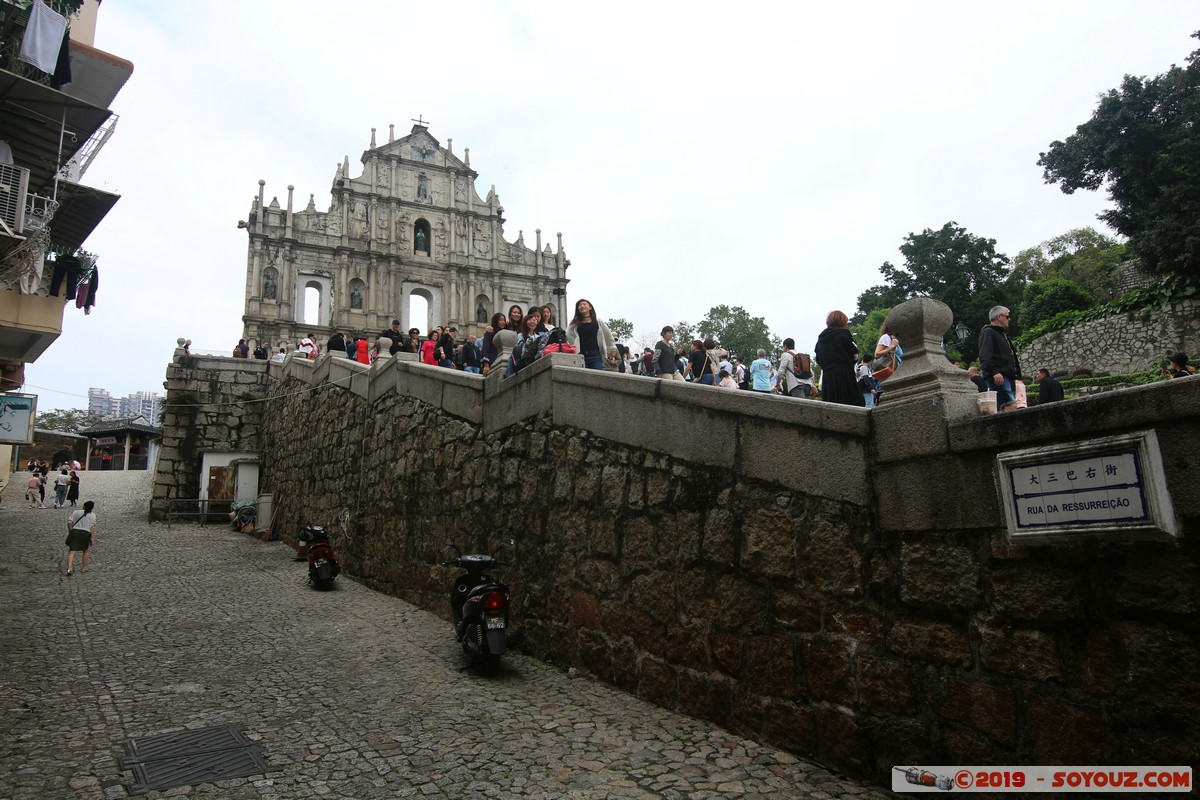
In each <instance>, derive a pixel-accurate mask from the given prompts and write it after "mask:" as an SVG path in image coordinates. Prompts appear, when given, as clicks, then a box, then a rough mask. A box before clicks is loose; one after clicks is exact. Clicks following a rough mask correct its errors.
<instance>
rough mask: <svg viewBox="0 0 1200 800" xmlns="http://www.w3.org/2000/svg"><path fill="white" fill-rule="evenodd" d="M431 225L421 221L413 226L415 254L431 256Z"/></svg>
mask: <svg viewBox="0 0 1200 800" xmlns="http://www.w3.org/2000/svg"><path fill="white" fill-rule="evenodd" d="M429 248H430V244H429V223H428V222H427V221H426V220H423V219H419V220H417V221H416V222H415V223H414V224H413V252H414V253H424V254H425V255H430V249H429Z"/></svg>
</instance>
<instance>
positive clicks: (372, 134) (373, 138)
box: [371, 128, 375, 150]
mask: <svg viewBox="0 0 1200 800" xmlns="http://www.w3.org/2000/svg"><path fill="white" fill-rule="evenodd" d="M371 149H372V150H374V149H375V129H374V128H371Z"/></svg>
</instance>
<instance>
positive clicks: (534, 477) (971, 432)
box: [160, 301, 1200, 782]
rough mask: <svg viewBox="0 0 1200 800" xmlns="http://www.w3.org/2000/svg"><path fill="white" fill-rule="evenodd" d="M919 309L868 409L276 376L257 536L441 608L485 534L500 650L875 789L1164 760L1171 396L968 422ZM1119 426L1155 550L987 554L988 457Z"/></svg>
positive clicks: (295, 372)
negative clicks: (1162, 532)
mask: <svg viewBox="0 0 1200 800" xmlns="http://www.w3.org/2000/svg"><path fill="white" fill-rule="evenodd" d="M911 302H913V303H916V304H917V305H916V306H915V307H916V308H918V309H924V308H926V305H923V304H928V303H931V302H932V301H911ZM939 305H940V304H939ZM942 308H944V307H942ZM946 312H947V313H946V315H945V316H946V319H944V320H942V319H940V318H939V319H935V320H932V321H928V322H921V320H919V319H918V320H917V321H915V322H914V321H913V320H912V319H909V320H906V319H905V315H904V314H898V315H897V314H896V313H895V312H893V316H894V317H896V319H897V325H898V326H899V328H898V330H897V333H898V334H900V335H902V337H903V338H904V341H905V342H916V343H917V344H916V345H915V346H912V347H910V348H909V350H910V351H909V353H908V354H907V356H908V357H907V358H906V360H905V363H904V365H903V366H902V367H901V370H900V371H899V372H898V373H897V375H896V376H895V377H894V378H893V379H892V383H891V384H890V388H889V398H888V400H887V402H885V403H884V404H882V405H881V406H880V407H879V408H877V409H875V410H873V411H869V412H868V411H866V410H864V409H852V408H844V407H836V406H831V405H829V404H824V403H815V402H810V401H796V400H791V399H789V398H778V397H760V396H756V395H750V394H749V393H745V392H726V391H725V390H720V389H714V388H709V387H696V386H689V385H682V384H674V383H671V382H660V381H656V380H653V379H646V378H638V377H635V376H620V375H615V374H607V373H595V372H590V371H587V370H582V369H577V368H572V367H569V366H564V365H563V363H562V362H558V363H555V362H554V361H553V360H552V361H547V362H544V363H543V362H539V363H538V364H535V365H534V366H533V367H531V368H529V369H528V370H526V371H523V372H522V373H521V374H519V375H518V376H516V377H515V378H513V379H510V380H508V381H500V380H497V379H494V378H493V379H483V378H478V377H475V376H466V375H463V374H461V373H452V372H449V371H446V370H440V369H438V368H434V367H426V366H424V365H420V364H415V363H411V362H404V361H395V360H392V361H388V362H381V363H379V364H377V365H375V366H374V367H372V368H370V369H367V368H365V367H363V366H362V365H358V364H353V363H351V362H346V361H345V360H341V362H342V363H338V360H336V359H335V360H325V361H321V362H318V363H317V364H316V365H315V366H314V365H313V364H311V363H310V362H302V361H289V363H287V364H285V365H284V366H283V367H275V366H273V367H271V371H272V373H273V374H274V373H276V372H277V373H278V377H279V380H271V381H269V382H268V385H267V392H268V395H269V399H268V402H267V403H266V409H267V410H266V413H265V414H263V415H262V416H261V417H260V418H259V424H261V436H260V440H259V441H260V444H261V447H262V460H263V461H262V463H263V472H262V477H263V482H264V488H265V489H266V490H269V491H273V492H275V494H276V501H275V505H276V508H277V510H278V517H277V520H276V527H277V528H278V529H279V530H281V531H283V532H284V535H285V538H290V539H291V540H292V541H294V539H295V532H296V531H297V530H298V529H299V526H300V524H301V523H302V521H311V522H320V523H323V524H326V525H328V526H330V527H331V528H332V529H333V531H334V532H335V536H336V539H335V541H336V546H337V548H338V552H339V556H340V557H341V559H342V561H343V563H344V565H345V567H346V569H347V571H348V572H349V573H350V574H352V575H354V576H355V577H356V578H357V579H360V580H362V581H363V582H365V583H367V584H368V585H371V586H373V587H376V588H379V589H381V590H384V591H388V592H391V593H394V594H397V595H399V596H401V597H404V598H405V599H407V600H409V601H410V602H413V603H415V604H417V605H420V606H422V607H424V608H427V609H429V610H432V611H434V612H436V613H439V614H442V615H443V616H448V613H447V608H446V605H447V599H446V588H447V586H448V584H449V582H450V578H451V573H450V571H448V570H446V569H445V568H443V567H441V566H439V562H441V561H443V560H446V559H447V558H448V557H450V556H452V555H454V554H455V552H458V551H460V549H465V550H471V551H479V550H490V549H491V548H492V547H494V546H495V545H496V544H497V543H498V542H500V541H502V540H504V539H507V538H510V537H511V538H512V539H513V540H514V541H515V548H514V549H513V550H512V551H511V553H510V554H509V555H508V558H509V559H510V560H511V561H512V565H511V566H510V567H508V568H506V569H505V571H504V577H505V579H506V580H507V582H508V583H509V585H510V586H511V587H512V589H513V592H514V603H515V607H516V610H517V614H518V616H519V620H520V623H521V626H522V627H523V628H524V630H525V632H526V638H525V642H524V645H523V647H524V648H525V649H526V650H528V651H529V652H531V653H533V654H535V655H537V656H539V657H541V658H544V659H546V660H549V661H551V662H554V663H559V664H563V665H574V666H577V667H580V668H583V669H586V670H589V671H590V672H592V673H594V674H595V675H596V676H598V677H599V678H601V679H603V680H605V681H608V682H611V683H613V684H615V685H618V686H621V687H623V688H626V689H628V690H629V691H631V692H633V693H636V694H638V695H639V696H641V697H644V698H647V699H649V700H652V701H654V702H657V703H660V704H663V705H665V706H667V707H670V708H673V709H678V710H682V711H685V712H687V713H690V714H694V715H697V716H701V717H704V718H707V719H711V720H714V721H717V722H719V723H721V724H723V725H726V726H728V727H729V728H730V729H731V730H734V731H737V732H739V733H745V734H747V735H750V736H753V737H755V738H758V739H761V740H766V741H770V742H773V743H775V744H777V745H779V746H782V747H784V748H787V749H790V750H792V751H794V752H796V753H798V754H803V755H806V756H812V757H814V758H816V759H817V760H820V761H822V762H824V763H826V764H829V765H831V766H834V767H837V768H840V769H844V770H847V771H851V772H855V773H858V774H864V775H870V776H873V777H875V778H877V779H879V780H880V781H883V782H887V781H888V780H889V777H888V773H889V770H890V767H891V766H892V765H894V764H908V763H917V764H921V763H925V764H937V763H942V764H971V763H975V764H988V763H1008V764H1020V763H1043V764H1045V763H1050V764H1053V763H1059V764H1070V763H1076V764H1123V763H1150V764H1154V763H1157V764H1187V763H1192V762H1193V761H1195V756H1196V755H1197V753H1198V750H1200V669H1198V667H1200V547H1198V544H1197V543H1198V542H1200V539H1198V538H1197V537H1198V535H1200V524H1198V522H1200V493H1197V492H1196V490H1195V487H1196V486H1200V461H1197V459H1196V458H1195V456H1194V454H1195V452H1196V447H1197V445H1198V444H1200V424H1198V423H1200V379H1194V380H1192V379H1189V380H1183V381H1171V382H1168V383H1166V384H1162V385H1154V386H1146V387H1139V388H1136V389H1130V390H1124V391H1117V392H1111V393H1106V394H1104V395H1100V396H1096V397H1091V398H1086V399H1081V400H1075V401H1071V402H1069V403H1058V404H1052V405H1050V406H1047V407H1044V408H1034V409H1029V410H1026V411H1022V412H1018V413H1015V414H1004V415H998V416H995V417H989V418H975V417H974V416H972V412H971V411H970V410H969V409H970V407H971V404H972V403H973V400H974V392H973V391H971V387H969V386H968V387H967V388H965V389H964V388H962V384H963V383H964V382H963V380H962V374H961V371H956V370H953V368H952V367H950V366H949V364H948V363H947V362H946V361H945V358H944V354H941V352H940V348H939V346H938V342H939V341H940V332H941V331H942V330H945V328H946V327H948V326H949V319H950V317H949V314H948V309H946ZM918 316H919V315H918ZM942 322H945V324H944V325H943V324H942ZM913 325H921V326H922V327H918V328H917V329H915V330H911V329H910V328H912V326H913ZM906 326H908V327H906ZM901 329H903V330H901ZM925 329H927V330H925ZM568 363H569V362H568ZM170 400H171V397H170V396H169V397H168V401H169V402H170ZM1146 428H1151V429H1155V430H1156V431H1157V433H1158V439H1159V442H1160V445H1161V447H1162V449H1163V460H1164V464H1165V465H1166V469H1167V476H1166V478H1167V483H1168V486H1169V488H1170V491H1171V492H1172V494H1173V496H1174V498H1175V507H1176V511H1177V513H1178V514H1179V516H1180V519H1181V524H1182V529H1183V532H1184V535H1183V536H1182V537H1181V538H1180V539H1177V540H1169V539H1163V540H1158V541H1138V542H1122V541H1108V542H1098V541H1094V540H1088V541H1080V542H1074V543H1068V544H1041V545H1036V546H1031V545H1014V544H1010V543H1009V542H1008V540H1007V539H1006V537H1005V535H1004V530H1003V526H1002V522H1001V514H1000V507H999V499H998V496H997V488H996V478H995V474H994V472H995V461H994V459H995V455H996V454H997V453H998V452H1003V451H1006V450H1013V449H1021V448H1025V447H1030V446H1034V445H1037V444H1048V443H1052V442H1062V441H1070V440H1074V439H1079V438H1088V437H1094V436H1098V435H1107V434H1110V433H1115V432H1121V431H1131V430H1143V429H1146ZM165 435H166V434H165ZM246 441H249V437H246V438H243V439H239V441H238V444H237V446H239V447H241V446H243V445H244V444H245V442H246ZM161 480H163V476H162V473H161V472H160V481H161ZM447 636H449V629H447Z"/></svg>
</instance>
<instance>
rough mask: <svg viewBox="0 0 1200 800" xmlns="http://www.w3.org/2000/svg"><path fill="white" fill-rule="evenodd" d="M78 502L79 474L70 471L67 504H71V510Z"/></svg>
mask: <svg viewBox="0 0 1200 800" xmlns="http://www.w3.org/2000/svg"><path fill="white" fill-rule="evenodd" d="M78 500H79V473H78V472H76V471H75V470H71V482H70V483H69V484H67V502H68V503H70V504H71V508H74V507H75V503H76V502H77V501H78Z"/></svg>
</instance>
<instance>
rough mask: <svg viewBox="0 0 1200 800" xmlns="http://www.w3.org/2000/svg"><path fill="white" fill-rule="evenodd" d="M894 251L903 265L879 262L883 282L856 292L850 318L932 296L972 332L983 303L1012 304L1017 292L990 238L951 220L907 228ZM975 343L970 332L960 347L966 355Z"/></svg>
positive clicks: (982, 316)
mask: <svg viewBox="0 0 1200 800" xmlns="http://www.w3.org/2000/svg"><path fill="white" fill-rule="evenodd" d="M900 253H901V254H902V255H903V256H904V266H903V267H895V266H893V265H892V264H890V263H888V262H884V264H883V266H881V267H880V268H879V271H880V273H882V274H883V276H884V278H885V279H886V280H887V283H885V284H883V285H880V286H873V287H871V288H870V289H868V290H867V291H865V292H863V293H862V294H861V295H859V298H858V303H859V306H858V314H856V315H855V322H856V323H858V324H864V323H865V321H866V319H867V316H868V315H869V313H870V312H871V311H874V310H877V309H879V308H890V307H891V306H894V305H898V304H899V303H901V302H903V301H905V300H908V299H910V298H913V297H932V298H934V299H935V300H940V301H942V302H943V303H945V304H946V305H948V306H950V308H951V309H952V310H953V311H954V319H955V322H959V321H961V322H965V323H966V324H967V326H968V327H970V329H971V330H972V331H978V330H979V329H980V328H982V327H983V326H984V325H986V324H987V321H988V319H987V312H988V309H989V308H991V307H992V306H994V305H1006V306H1009V307H1013V306H1015V305H1016V303H1015V300H1016V298H1018V297H1020V294H1021V288H1020V284H1019V282H1018V281H1016V280H1014V279H1012V277H1011V275H1010V272H1009V267H1008V263H1009V260H1008V257H1007V256H1005V255H1003V254H1001V253H997V252H996V240H995V239H985V238H983V237H980V236H975V235H973V234H970V233H968V232H967V231H966V229H965V228H963V227H961V226H960V225H959V224H958V223H957V222H953V221H951V222H947V223H946V224H945V225H943V226H942V227H941V228H940V229H939V230H936V231H935V230H933V229H931V228H926V229H925V230H923V231H922V232H921V233H910V234H909V235H908V236H906V237H905V238H904V244H902V245H900ZM872 344H873V343H872ZM859 345H860V346H863V342H859ZM977 347H978V344H977V343H976V341H975V337H974V336H971V337H970V338H968V340H967V342H965V343H964V344H963V346H962V347H961V348H960V351H961V353H962V355H963V357H964V358H965V359H967V360H971V359H974V358H975V356H976V355H977V352H978V351H977Z"/></svg>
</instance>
